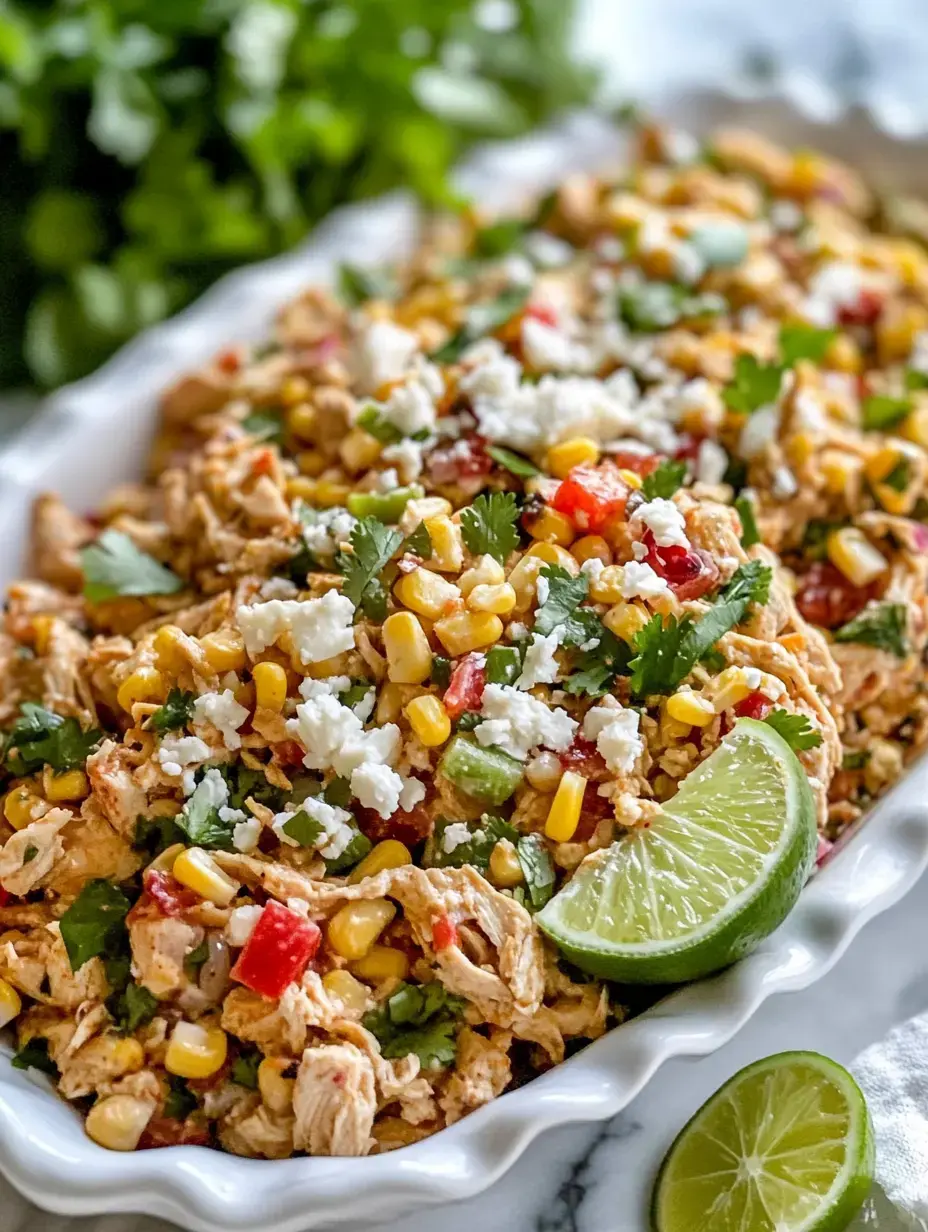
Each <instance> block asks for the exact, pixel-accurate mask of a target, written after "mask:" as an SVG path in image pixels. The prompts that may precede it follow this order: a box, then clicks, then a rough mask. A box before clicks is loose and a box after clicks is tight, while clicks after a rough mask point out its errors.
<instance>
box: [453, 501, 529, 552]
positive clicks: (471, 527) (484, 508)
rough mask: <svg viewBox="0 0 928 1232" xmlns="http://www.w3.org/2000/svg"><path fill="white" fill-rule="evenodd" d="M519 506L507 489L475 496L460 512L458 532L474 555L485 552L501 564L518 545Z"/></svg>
mask: <svg viewBox="0 0 928 1232" xmlns="http://www.w3.org/2000/svg"><path fill="white" fill-rule="evenodd" d="M518 516H519V508H518V505H517V504H516V498H515V496H514V495H513V494H512V493H511V492H491V493H490V494H489V496H478V497H477V499H476V500H475V501H474V503H473V504H472V505H469V506H468V507H467V508H466V509H464V510H463V511H462V513H461V533H462V535H463V536H464V542H465V543H466V544H467V547H468V549H469V550H470V551H471V552H473V554H474V555H475V556H483V555H484V554H485V553H488V554H489V555H490V556H492V557H493V558H494V560H498V561H499V563H500V564H501V565H502V564H504V563H505V561H506V558H507V557H508V556H509V554H510V552H514V551H515V549H516V548H517V547H518V546H519V532H518V530H517V528H516V519H517V518H518Z"/></svg>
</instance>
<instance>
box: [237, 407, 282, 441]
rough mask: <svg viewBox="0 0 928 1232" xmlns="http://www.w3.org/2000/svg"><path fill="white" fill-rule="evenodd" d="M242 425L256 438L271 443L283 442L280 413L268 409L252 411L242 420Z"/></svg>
mask: <svg viewBox="0 0 928 1232" xmlns="http://www.w3.org/2000/svg"><path fill="white" fill-rule="evenodd" d="M242 427H243V428H244V429H245V431H246V432H247V433H248V435H249V436H253V437H255V439H256V440H259V441H269V442H270V443H271V444H273V445H282V444H283V442H284V421H283V419H282V417H281V416H280V415H274V414H271V413H270V412H268V411H253V412H252V413H251V414H250V415H246V416H245V418H244V419H243V420H242Z"/></svg>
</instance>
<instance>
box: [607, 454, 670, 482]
mask: <svg viewBox="0 0 928 1232" xmlns="http://www.w3.org/2000/svg"><path fill="white" fill-rule="evenodd" d="M609 457H610V458H611V459H612V461H613V462H614V463H615V464H616V466H617V467H618V468H619V470H623V471H634V472H635V474H636V475H640V476H641V478H642V479H645V478H646V477H647V476H648V475H650V474H651V472H652V471H656V470H657V468H658V467H659V466H660V464H661V455H660V454H659V453H635V452H634V451H633V450H631V449H620V450H619V451H618V452H617V453H611V454H610V455H609Z"/></svg>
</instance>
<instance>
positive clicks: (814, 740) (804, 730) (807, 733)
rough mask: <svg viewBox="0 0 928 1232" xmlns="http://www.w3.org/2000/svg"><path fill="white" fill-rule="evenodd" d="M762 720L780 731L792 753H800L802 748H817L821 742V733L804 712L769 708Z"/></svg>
mask: <svg viewBox="0 0 928 1232" xmlns="http://www.w3.org/2000/svg"><path fill="white" fill-rule="evenodd" d="M764 722H765V723H768V724H769V725H770V726H771V727H772V728H773V730H774V731H777V732H779V733H780V735H781V736H782V737H783V739H784V740H785V741H786V743H787V744H788V745H789V747H790V748H791V749H792V750H793V752H794V753H801V752H802V750H803V749H817V748H818V746H819V745H820V744H821V743H822V733H821V732H819V731H816V730H815V728H814V727H813V726H812V724H811V723H810V722H809V720H808V719H807V718H806V716H805V715H804V714H790V712H789V711H788V710H771V711H770V713H769V714H768V715H767V717H766V718H765V719H764Z"/></svg>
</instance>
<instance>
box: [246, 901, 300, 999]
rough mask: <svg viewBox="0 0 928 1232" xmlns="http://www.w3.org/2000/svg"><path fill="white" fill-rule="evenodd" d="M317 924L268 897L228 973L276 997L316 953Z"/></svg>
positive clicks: (281, 993) (266, 995) (249, 986)
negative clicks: (252, 930) (251, 931)
mask: <svg viewBox="0 0 928 1232" xmlns="http://www.w3.org/2000/svg"><path fill="white" fill-rule="evenodd" d="M321 940H322V933H321V932H320V930H319V926H318V924H314V923H313V922H312V920H306V919H304V918H303V916H301V915H297V913H296V912H295V911H290V910H289V908H287V907H283V906H281V904H280V903H278V902H274V901H273V900H269V901H268V903H267V904H266V906H265V908H264V910H263V911H262V913H261V915H260V917H259V918H258V923H257V924H256V925H255V929H254V932H253V933H252V934H251V936H250V937H249V938H248V941H247V942H246V943H245V948H244V949H243V950H242V952H241V954H239V956H238V961H237V962H236V964H235V966H234V967H233V968H232V971H231V972H230V975H231V977H232V979H233V980H238V982H239V983H240V984H244V985H245V987H246V988H250V989H251V991H252V992H256V993H258V995H259V996H261V997H268V998H269V999H271V1000H276V999H277V998H278V997H280V996H282V995H283V992H284V989H285V988H286V987H287V986H288V985H289V984H292V983H293V982H294V981H295V980H298V979H299V978H300V977H301V976H302V974H303V972H304V971H305V970H306V968H307V967H308V966H309V964H310V962H312V960H313V958H315V956H316V951H317V950H318V949H319V943H320V942H321Z"/></svg>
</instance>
